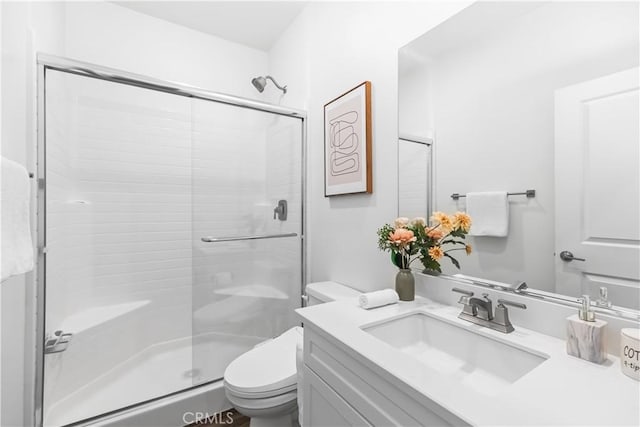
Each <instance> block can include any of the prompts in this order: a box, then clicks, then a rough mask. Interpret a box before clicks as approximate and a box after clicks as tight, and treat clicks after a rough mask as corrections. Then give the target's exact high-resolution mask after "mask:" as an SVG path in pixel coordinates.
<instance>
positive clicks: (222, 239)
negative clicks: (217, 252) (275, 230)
mask: <svg viewBox="0 0 640 427" xmlns="http://www.w3.org/2000/svg"><path fill="white" fill-rule="evenodd" d="M297 235H298V233H283V234H263V235H258V236H237V237H203V238H202V239H200V240H202V241H203V242H205V243H217V242H237V241H241V240H262V239H280V238H282V237H295V236H297Z"/></svg>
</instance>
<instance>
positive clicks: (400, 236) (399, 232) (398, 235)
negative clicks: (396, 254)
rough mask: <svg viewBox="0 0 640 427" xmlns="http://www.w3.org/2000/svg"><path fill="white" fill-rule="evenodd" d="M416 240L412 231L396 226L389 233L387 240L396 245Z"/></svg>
mask: <svg viewBox="0 0 640 427" xmlns="http://www.w3.org/2000/svg"><path fill="white" fill-rule="evenodd" d="M416 240H417V239H416V237H415V236H414V235H413V231H411V230H407V229H406V228H396V229H395V230H394V232H393V233H391V234H390V235H389V242H390V243H391V244H393V245H395V246H398V247H401V246H406V245H408V244H409V243H411V242H415V241H416Z"/></svg>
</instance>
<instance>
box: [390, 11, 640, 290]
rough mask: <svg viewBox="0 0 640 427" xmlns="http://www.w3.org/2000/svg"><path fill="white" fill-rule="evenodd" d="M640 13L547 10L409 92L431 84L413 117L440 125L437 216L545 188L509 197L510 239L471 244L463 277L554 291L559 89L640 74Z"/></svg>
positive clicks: (483, 39) (449, 53)
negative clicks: (481, 197) (488, 194)
mask: <svg viewBox="0 0 640 427" xmlns="http://www.w3.org/2000/svg"><path fill="white" fill-rule="evenodd" d="M637 15H638V6H637V3H618V4H614V5H612V4H606V3H603V2H593V3H566V2H564V3H553V2H552V3H549V4H541V5H539V6H538V7H536V8H535V9H533V10H531V11H529V12H528V13H526V14H523V15H522V16H519V17H517V19H512V20H508V21H506V22H505V23H504V24H502V25H500V26H499V27H498V26H496V28H494V30H493V31H488V32H485V33H484V34H481V35H478V34H475V35H474V36H473V37H471V36H469V37H467V38H466V39H463V40H462V41H461V42H459V44H457V45H455V46H452V47H451V48H450V49H449V50H444V51H442V50H440V51H439V52H437V53H436V54H435V55H433V56H432V57H431V58H430V59H431V61H430V62H422V63H421V64H419V65H418V67H417V68H418V69H421V70H422V75H423V79H424V81H423V82H421V83H420V84H418V85H415V84H413V85H412V84H409V85H408V87H409V89H408V90H410V89H411V88H413V87H416V89H417V90H420V91H422V92H428V87H429V86H428V85H427V86H426V87H427V90H426V91H425V86H424V83H425V82H427V83H428V84H430V85H431V87H432V88H433V90H432V91H431V94H430V96H427V98H426V99H430V100H431V104H427V103H424V100H425V98H423V99H422V103H418V100H416V99H414V100H413V101H414V105H413V107H412V108H408V109H410V110H414V111H416V110H418V111H423V112H424V113H423V115H424V117H425V118H426V119H427V120H425V122H428V121H429V120H430V118H431V117H433V120H434V125H433V126H434V127H435V136H436V138H435V139H436V142H435V162H436V164H435V167H436V169H435V170H436V187H437V195H436V196H437V200H436V208H437V209H440V210H444V211H447V212H454V211H456V210H464V209H465V203H464V200H465V199H460V201H459V202H455V201H453V200H452V199H451V198H450V195H451V194H452V193H466V192H470V191H495V190H506V191H524V190H526V189H530V188H532V189H535V190H536V197H535V199H530V200H528V199H526V198H525V197H511V198H510V231H509V237H508V238H493V237H476V238H471V239H470V242H471V243H472V245H473V246H474V253H473V254H472V255H471V256H469V257H466V256H465V257H463V258H462V259H460V258H459V261H461V264H462V272H463V273H464V274H468V275H471V276H478V277H486V278H489V279H493V280H498V281H504V282H514V281H516V280H525V281H526V282H527V283H528V284H529V286H530V287H533V288H537V289H544V290H549V291H553V290H554V289H555V288H554V283H555V272H554V250H555V248H554V243H555V242H554V232H555V231H554V227H555V223H554V182H555V180H554V179H555V178H554V123H553V109H554V107H553V102H554V91H555V90H556V89H558V88H561V87H564V86H568V85H571V84H574V83H578V82H581V81H586V80H589V79H593V78H595V77H598V76H603V75H606V74H610V73H613V72H616V71H620V70H623V69H627V68H631V67H633V66H637V64H638V51H637V43H638V42H637V38H638V30H637ZM621 22H624V23H625V25H620V24H619V23H621ZM469 31H473V30H472V29H469ZM438 48H439V46H435V45H434V46H433V49H434V50H438ZM415 75H416V72H415V70H413V73H412V74H411V75H410V76H409V77H410V78H409V79H408V80H411V78H415ZM429 79H430V80H431V82H429ZM405 82H406V81H403V83H405ZM413 119H414V123H416V121H415V118H413ZM413 127H414V128H415V127H416V126H415V125H414V126H413ZM444 267H445V271H447V272H449V273H457V272H459V270H457V269H455V267H453V266H452V265H450V263H448V262H445V264H444Z"/></svg>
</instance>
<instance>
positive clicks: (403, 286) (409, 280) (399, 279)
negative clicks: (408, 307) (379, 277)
mask: <svg viewBox="0 0 640 427" xmlns="http://www.w3.org/2000/svg"><path fill="white" fill-rule="evenodd" d="M396 292H397V293H398V296H399V297H400V301H413V300H414V299H415V298H416V281H415V278H414V277H413V273H412V272H411V269H409V268H401V269H400V270H399V271H398V274H396Z"/></svg>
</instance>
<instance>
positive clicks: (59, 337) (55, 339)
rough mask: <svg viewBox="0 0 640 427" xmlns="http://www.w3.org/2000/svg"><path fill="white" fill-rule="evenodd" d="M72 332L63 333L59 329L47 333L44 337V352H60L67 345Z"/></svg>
mask: <svg viewBox="0 0 640 427" xmlns="http://www.w3.org/2000/svg"><path fill="white" fill-rule="evenodd" d="M72 336H73V334H71V333H64V332H62V331H60V330H58V331H55V332H54V333H53V334H47V336H46V337H45V338H44V354H52V353H60V352H62V351H65V350H66V349H67V347H68V346H69V341H71V337H72Z"/></svg>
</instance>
